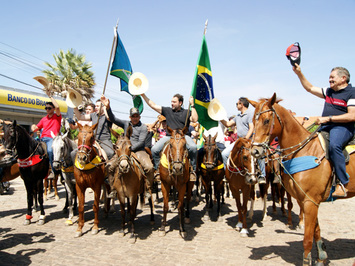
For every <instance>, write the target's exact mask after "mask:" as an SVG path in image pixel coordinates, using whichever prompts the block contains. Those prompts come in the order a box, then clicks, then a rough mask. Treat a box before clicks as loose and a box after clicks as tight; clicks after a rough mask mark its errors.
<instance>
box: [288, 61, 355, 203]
mask: <svg viewBox="0 0 355 266" xmlns="http://www.w3.org/2000/svg"><path fill="white" fill-rule="evenodd" d="M293 71H294V72H295V73H296V75H297V76H298V78H299V80H300V82H301V84H302V86H303V87H304V88H305V89H306V91H308V92H310V93H312V94H314V95H315V96H318V97H319V98H322V99H325V103H324V108H323V114H322V116H321V117H318V118H317V121H316V123H317V124H322V125H321V131H327V132H329V156H330V160H331V161H332V163H333V167H334V170H335V174H336V176H337V178H338V179H339V180H340V182H341V183H339V184H338V185H337V186H336V189H335V191H334V193H333V197H346V196H347V192H348V189H347V184H348V183H349V176H348V174H347V173H346V167H345V157H344V155H343V152H342V150H343V147H344V146H345V145H346V144H347V142H349V141H350V140H351V139H352V137H353V136H354V130H355V128H354V125H355V89H354V88H353V87H352V86H351V84H350V83H349V81H350V74H349V71H348V70H347V69H346V68H343V67H335V68H333V69H332V71H331V73H330V76H329V84H330V88H319V87H315V86H313V85H312V84H311V83H310V82H309V81H308V80H307V79H306V78H305V76H304V75H303V73H302V72H301V68H300V66H299V65H298V64H295V66H294V67H293Z"/></svg>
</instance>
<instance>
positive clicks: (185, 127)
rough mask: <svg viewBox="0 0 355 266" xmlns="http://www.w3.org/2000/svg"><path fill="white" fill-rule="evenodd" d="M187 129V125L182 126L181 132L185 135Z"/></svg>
mask: <svg viewBox="0 0 355 266" xmlns="http://www.w3.org/2000/svg"><path fill="white" fill-rule="evenodd" d="M188 130H189V127H187V126H184V128H183V129H182V133H184V135H186V133H187V131H188Z"/></svg>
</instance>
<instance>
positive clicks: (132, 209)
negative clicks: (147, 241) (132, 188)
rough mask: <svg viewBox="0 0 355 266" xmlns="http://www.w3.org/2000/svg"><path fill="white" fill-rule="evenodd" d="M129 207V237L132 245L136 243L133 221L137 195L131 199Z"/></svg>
mask: <svg viewBox="0 0 355 266" xmlns="http://www.w3.org/2000/svg"><path fill="white" fill-rule="evenodd" d="M131 202H132V203H131V207H130V224H131V235H130V243H131V244H134V243H135V242H136V236H135V231H134V219H135V218H136V210H137V204H138V195H137V196H133V197H132V198H131Z"/></svg>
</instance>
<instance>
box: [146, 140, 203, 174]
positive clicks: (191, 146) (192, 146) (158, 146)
mask: <svg viewBox="0 0 355 266" xmlns="http://www.w3.org/2000/svg"><path fill="white" fill-rule="evenodd" d="M169 139H170V136H164V137H162V138H161V139H160V140H159V141H158V142H157V143H155V144H154V146H153V147H152V149H151V151H152V156H153V161H154V168H155V170H157V169H158V166H159V162H160V152H161V151H162V149H163V147H164V144H165V143H166V142H167V141H169ZM185 139H186V148H187V150H188V152H189V157H190V163H191V165H192V167H193V169H194V171H196V157H197V146H196V143H195V142H194V141H193V140H192V138H191V137H190V136H187V135H185Z"/></svg>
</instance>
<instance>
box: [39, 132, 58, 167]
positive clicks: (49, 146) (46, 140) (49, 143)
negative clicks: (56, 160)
mask: <svg viewBox="0 0 355 266" xmlns="http://www.w3.org/2000/svg"><path fill="white" fill-rule="evenodd" d="M41 141H43V142H44V143H46V145H47V154H48V157H49V163H50V165H51V168H52V171H53V173H54V174H59V172H58V171H55V170H54V168H53V148H52V143H53V139H52V138H50V137H43V138H42V139H41Z"/></svg>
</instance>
